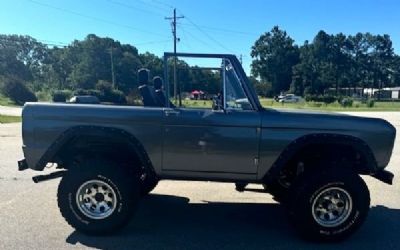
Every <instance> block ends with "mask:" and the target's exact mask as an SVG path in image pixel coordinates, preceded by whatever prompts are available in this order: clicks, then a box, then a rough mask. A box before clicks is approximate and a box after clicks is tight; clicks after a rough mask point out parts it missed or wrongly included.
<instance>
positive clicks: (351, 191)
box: [288, 169, 370, 241]
mask: <svg viewBox="0 0 400 250" xmlns="http://www.w3.org/2000/svg"><path fill="white" fill-rule="evenodd" d="M288 198H289V200H288V202H289V215H290V219H291V220H292V222H293V223H294V225H295V226H296V228H297V229H298V230H299V232H300V233H301V234H302V235H303V236H305V237H306V238H308V239H312V240H319V241H339V240H342V239H344V238H346V237H348V236H350V235H351V234H352V233H353V232H355V231H356V230H357V229H358V228H359V227H360V226H361V224H362V223H363V222H364V221H365V219H366V217H367V214H368V211H369V204H370V196H369V191H368V188H367V186H366V184H365V182H364V181H363V180H362V179H361V177H360V176H358V175H357V174H356V173H354V172H352V171H348V170H342V169H328V170H323V171H319V172H316V173H312V174H310V173H304V176H302V177H299V179H298V180H297V181H296V182H295V183H294V184H293V186H292V187H291V189H290V191H289V197H288Z"/></svg>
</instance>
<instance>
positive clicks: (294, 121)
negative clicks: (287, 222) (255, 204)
mask: <svg viewBox="0 0 400 250" xmlns="http://www.w3.org/2000/svg"><path fill="white" fill-rule="evenodd" d="M173 55H174V54H172V53H165V56H164V61H165V63H166V61H167V60H168V58H169V57H172V56H173ZM177 56H179V57H201V58H220V59H222V60H223V61H224V60H225V62H227V63H228V64H229V67H230V69H229V70H232V69H233V71H230V72H228V70H227V72H226V74H230V73H232V72H233V73H234V74H235V77H237V79H238V84H239V85H238V86H240V88H242V90H243V93H245V95H246V98H247V100H248V104H249V105H248V106H249V107H250V108H247V109H245V110H240V109H234V108H233V109H231V108H229V107H228V106H227V104H226V103H227V101H225V102H224V104H223V107H222V108H221V109H218V110H213V109H196V108H185V107H171V106H170V102H169V101H167V103H166V104H165V107H130V106H108V105H96V104H95V105H84V104H46V103H28V104H26V105H25V106H24V109H23V113H22V116H23V125H22V129H23V151H24V155H25V158H26V161H22V162H20V169H21V170H22V169H25V168H31V169H34V170H39V171H40V170H43V168H44V167H45V166H46V164H47V163H58V166H59V167H61V168H66V169H68V167H69V166H70V165H72V164H73V163H72V162H73V161H74V160H75V157H74V156H80V157H82V156H84V155H94V154H101V155H103V156H104V155H106V156H109V158H113V157H114V158H118V159H126V161H127V162H129V161H130V160H133V161H135V162H138V163H139V165H140V166H141V167H142V168H143V169H146V171H148V172H151V173H152V174H153V175H155V176H157V178H158V179H187V180H217V181H230V182H246V183H247V182H253V183H263V184H267V185H268V184H269V183H274V182H276V180H277V179H279V178H281V177H282V173H283V172H285V171H286V170H287V169H290V168H291V172H292V175H293V174H294V175H298V174H299V173H300V172H303V171H304V169H305V168H307V167H308V166H307V164H305V162H307V161H308V160H309V159H310V158H313V157H314V156H315V158H316V159H319V160H309V162H310V167H309V168H312V167H315V165H321V164H315V161H322V160H323V161H325V162H326V161H330V162H332V161H336V164H340V163H338V162H340V160H342V159H346V162H350V163H349V164H348V165H349V166H348V168H352V169H353V170H354V171H355V172H356V173H357V174H368V175H372V176H374V177H376V178H378V179H380V180H382V181H384V182H386V183H391V181H392V177H393V176H392V175H391V174H390V173H388V172H386V171H385V170H384V168H385V167H386V166H387V165H388V163H389V160H390V157H391V153H392V148H393V145H394V139H395V134H396V130H395V128H394V127H393V126H392V125H391V124H390V123H388V122H387V121H385V120H382V119H373V118H361V117H354V116H350V115H344V114H336V113H321V112H312V111H300V110H288V109H282V110H280V109H270V108H263V107H262V106H261V105H260V102H259V100H258V97H257V95H256V93H255V91H254V89H253V87H252V86H251V84H250V83H249V80H248V79H247V77H246V75H245V72H244V71H243V69H242V67H241V65H240V63H239V61H238V60H237V58H236V57H235V56H233V55H209V54H184V53H178V54H177ZM165 68H167V67H165ZM223 71H224V69H223ZM224 74H225V73H224ZM226 77H229V76H228V75H227V76H226ZM164 79H168V72H167V70H166V69H165V75H164ZM224 84H225V83H224ZM168 87H169V84H168V81H166V84H165V93H166V95H167V98H166V99H167V100H169V98H168V93H169V89H168ZM224 90H226V89H225V85H224ZM224 97H225V98H223V100H227V98H229V97H227V96H226V95H225V91H224ZM238 101H240V100H239V99H238ZM132 158H133V159H132ZM304 164H305V165H304ZM346 166H347V165H346ZM293 172H295V173H293Z"/></svg>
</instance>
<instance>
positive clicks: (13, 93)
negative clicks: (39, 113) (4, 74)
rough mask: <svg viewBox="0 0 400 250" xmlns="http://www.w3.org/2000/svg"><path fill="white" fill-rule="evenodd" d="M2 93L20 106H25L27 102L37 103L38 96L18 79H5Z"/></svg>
mask: <svg viewBox="0 0 400 250" xmlns="http://www.w3.org/2000/svg"><path fill="white" fill-rule="evenodd" d="M1 91H2V92H3V94H4V95H5V96H6V97H8V98H10V99H11V100H12V101H13V102H14V103H15V104H18V105H24V104H25V102H37V97H36V95H35V94H34V93H33V92H32V91H31V90H30V89H29V88H28V87H27V86H26V85H25V84H24V83H23V82H22V81H21V80H19V79H17V78H10V79H5V80H4V82H3V85H2V87H1Z"/></svg>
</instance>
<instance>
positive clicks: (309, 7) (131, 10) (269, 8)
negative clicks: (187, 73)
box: [0, 0, 400, 72]
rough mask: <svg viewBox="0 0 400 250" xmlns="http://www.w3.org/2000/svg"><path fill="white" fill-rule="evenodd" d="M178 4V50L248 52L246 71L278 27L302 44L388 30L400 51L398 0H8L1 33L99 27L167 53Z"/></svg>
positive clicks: (79, 33) (68, 34)
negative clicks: (259, 42) (257, 46)
mask: <svg viewBox="0 0 400 250" xmlns="http://www.w3.org/2000/svg"><path fill="white" fill-rule="evenodd" d="M172 7H176V8H177V11H178V14H179V15H184V16H185V18H184V19H180V20H179V22H178V29H177V32H178V37H179V38H180V39H181V41H180V42H179V44H178V51H181V52H206V53H230V54H236V55H240V54H242V55H243V62H244V67H245V69H246V71H247V72H249V64H250V62H251V57H250V50H251V46H252V45H253V44H254V41H255V40H256V39H257V38H258V37H259V36H260V34H262V33H264V32H266V31H269V30H270V29H271V28H272V27H273V26H274V25H278V26H280V27H281V28H282V29H284V30H286V31H287V32H288V34H289V35H290V36H291V37H292V38H293V39H294V40H295V41H296V43H297V44H302V43H303V42H304V41H305V40H312V39H313V37H314V36H315V35H316V33H317V32H318V31H319V30H325V31H326V32H327V33H338V32H343V33H344V34H355V33H356V32H371V33H374V34H384V33H386V34H389V35H390V36H391V38H392V41H393V46H394V48H395V51H396V53H398V54H399V52H400V29H399V27H400V14H399V13H400V2H399V1H396V0H380V1H379V0H375V1H372V0H365V1H361V0H354V1H351V0H335V1H324V0H319V1H317V0H313V1H311V0H303V1H268V0H264V1H263V0H254V1H249V0H247V1H245V0H236V1H232V0H230V1H229V0H201V1H189V0H185V1H184V0H166V1H162V0H125V1H124V0H69V1H56V0H2V1H1V3H0V33H2V34H23V35H30V36H33V37H35V38H36V39H39V40H42V41H47V42H48V43H55V44H59V43H60V44H64V43H69V42H71V41H72V40H74V39H83V38H84V37H85V36H86V35H87V34H89V33H94V34H97V35H99V36H108V37H112V38H114V39H116V40H119V41H120V42H122V43H130V44H132V45H134V46H136V47H137V48H138V49H139V52H141V53H142V52H145V51H149V52H152V53H154V54H157V55H159V56H161V55H162V53H163V51H171V50H172V48H173V47H172V34H171V27H170V24H169V22H168V21H167V20H165V19H164V17H165V16H171V15H172Z"/></svg>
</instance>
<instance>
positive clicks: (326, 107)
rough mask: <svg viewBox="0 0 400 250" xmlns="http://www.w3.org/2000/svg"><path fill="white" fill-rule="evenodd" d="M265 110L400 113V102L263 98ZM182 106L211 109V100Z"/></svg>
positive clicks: (185, 103)
mask: <svg viewBox="0 0 400 250" xmlns="http://www.w3.org/2000/svg"><path fill="white" fill-rule="evenodd" d="M260 102H261V105H262V106H263V107H265V108H291V109H311V110H321V111H400V102H375V105H374V107H371V108H369V107H367V105H366V104H364V103H361V102H356V101H355V102H353V105H352V107H342V106H341V105H340V104H339V103H338V102H335V103H331V104H325V103H319V102H300V103H279V102H276V101H275V100H273V99H270V98H261V99H260ZM182 105H183V106H184V107H190V108H211V106H212V101H210V100H183V101H182Z"/></svg>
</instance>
